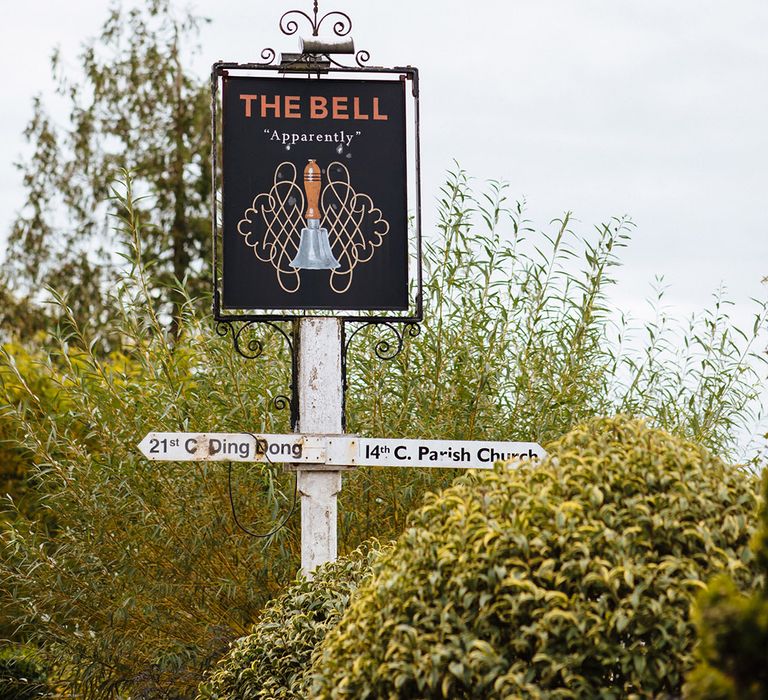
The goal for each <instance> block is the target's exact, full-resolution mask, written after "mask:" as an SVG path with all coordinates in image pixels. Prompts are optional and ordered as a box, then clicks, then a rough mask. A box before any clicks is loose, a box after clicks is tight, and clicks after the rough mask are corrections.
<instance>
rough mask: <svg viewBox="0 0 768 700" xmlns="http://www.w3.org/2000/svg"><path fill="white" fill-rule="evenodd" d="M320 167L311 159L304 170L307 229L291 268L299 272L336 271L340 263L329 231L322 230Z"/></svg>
mask: <svg viewBox="0 0 768 700" xmlns="http://www.w3.org/2000/svg"><path fill="white" fill-rule="evenodd" d="M321 179H322V175H321V173H320V166H318V164H317V163H316V162H315V161H314V160H312V159H310V161H309V162H308V163H307V167H306V168H304V191H305V192H306V193H307V211H306V214H305V218H306V220H307V226H306V228H303V229H301V238H300V239H299V250H298V251H297V253H296V257H295V258H294V259H293V260H291V262H290V266H291V267H293V268H295V269H297V270H335V269H336V268H337V267H339V261H338V260H336V258H335V257H334V256H333V252H332V251H331V245H330V243H329V241H328V231H327V229H324V228H320V206H319V201H320V181H321Z"/></svg>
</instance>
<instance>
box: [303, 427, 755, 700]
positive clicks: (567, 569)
mask: <svg viewBox="0 0 768 700" xmlns="http://www.w3.org/2000/svg"><path fill="white" fill-rule="evenodd" d="M549 451H550V454H551V456H550V457H549V458H548V459H547V460H545V461H544V462H543V463H542V464H541V465H540V466H535V465H523V466H520V467H519V468H516V469H510V468H507V467H501V466H500V467H497V469H496V470H494V471H492V472H486V473H482V474H474V475H473V474H470V475H467V476H465V477H462V478H460V479H458V480H457V482H456V484H455V485H454V486H453V487H452V488H449V489H447V490H446V491H445V492H444V493H442V494H441V495H438V496H435V495H430V496H428V497H427V501H426V504H425V505H424V507H423V508H421V509H420V510H419V511H417V512H415V514H413V515H412V517H411V519H410V526H409V527H408V528H407V530H406V531H405V532H404V533H403V535H402V536H401V537H400V539H399V540H398V542H397V545H396V547H395V549H394V550H393V551H392V552H390V553H387V554H385V555H383V556H382V558H381V560H380V562H379V564H378V569H377V573H376V575H375V577H374V578H373V579H372V580H371V581H370V582H369V583H368V584H366V585H364V586H362V587H361V589H360V590H359V591H358V594H357V596H356V598H355V600H354V601H353V603H352V604H351V605H350V608H349V609H348V610H347V612H346V613H345V615H344V617H343V618H342V620H341V621H340V623H339V625H337V626H336V627H335V628H334V629H333V630H332V631H330V632H329V633H328V635H327V636H326V638H325V641H324V642H323V644H322V646H321V648H320V649H319V650H318V653H317V656H316V661H315V664H314V668H313V672H314V674H315V675H314V681H313V691H314V693H315V694H316V696H317V697H318V698H356V699H360V700H364V699H366V698H465V697H467V698H468V697H473V698H480V697H482V698H511V697H525V698H606V699H608V698H615V699H618V698H632V697H652V696H653V697H665V695H666V694H676V693H679V689H680V687H681V685H682V679H683V674H684V672H685V671H686V670H687V669H688V668H689V667H690V665H691V649H692V646H693V640H694V630H693V625H692V623H691V621H690V620H689V607H690V602H691V599H692V597H693V595H694V593H695V592H696V591H698V590H699V589H701V588H702V587H703V586H704V584H703V581H704V580H705V579H707V578H708V577H709V576H710V575H711V574H712V573H714V572H718V571H728V572H729V573H731V574H732V575H733V576H734V577H735V578H736V579H737V580H738V581H739V582H740V584H741V585H749V584H751V583H752V572H751V570H750V567H749V566H748V562H749V561H750V552H749V549H748V541H749V537H750V535H751V533H752V524H753V519H754V513H755V509H756V504H757V495H756V485H755V479H754V477H752V476H750V474H749V473H746V472H744V471H741V470H739V469H737V468H734V467H730V466H727V465H726V464H724V463H723V462H722V461H721V460H720V459H718V458H717V457H715V456H713V455H712V454H710V453H709V452H708V451H707V450H705V449H704V448H702V447H700V446H697V445H694V444H692V443H690V442H686V441H683V440H681V439H679V438H675V437H672V436H670V435H669V434H667V433H665V432H663V431H661V430H658V429H650V428H648V427H647V426H646V425H645V424H644V423H643V422H642V421H638V420H631V419H627V418H622V417H620V418H615V419H596V420H594V421H592V422H590V423H588V424H586V425H585V426H584V427H581V428H577V429H575V430H573V431H572V432H570V433H569V434H568V435H566V436H565V437H564V438H562V439H561V440H559V441H557V442H555V443H554V444H552V445H550V446H549ZM313 697H314V696H313Z"/></svg>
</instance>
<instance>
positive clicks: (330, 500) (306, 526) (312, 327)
mask: <svg viewBox="0 0 768 700" xmlns="http://www.w3.org/2000/svg"><path fill="white" fill-rule="evenodd" d="M342 323H343V321H341V320H339V319H337V318H303V319H300V320H299V355H298V377H297V380H298V401H299V426H298V432H301V433H320V434H326V435H327V434H339V433H341V424H342V376H341V352H342V348H341V339H342V326H341V324H342ZM297 478H298V489H299V493H300V494H301V570H302V571H303V572H304V574H305V575H307V576H311V574H312V572H313V571H314V570H315V569H316V568H317V567H318V566H320V564H324V563H325V562H327V561H335V559H336V553H337V550H338V546H337V545H338V536H337V521H338V506H337V495H338V493H339V492H340V491H341V472H340V471H317V470H314V471H313V470H310V469H301V470H299V472H298V475H297Z"/></svg>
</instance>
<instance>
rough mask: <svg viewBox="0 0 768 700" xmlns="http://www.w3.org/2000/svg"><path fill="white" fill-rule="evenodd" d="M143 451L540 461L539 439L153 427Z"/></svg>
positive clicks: (399, 461) (262, 457) (165, 456)
mask: <svg viewBox="0 0 768 700" xmlns="http://www.w3.org/2000/svg"><path fill="white" fill-rule="evenodd" d="M139 450H141V453H142V454H143V455H144V456H145V457H147V458H148V459H151V460H156V461H161V462H196V461H217V462H280V463H292V464H315V465H325V466H327V467H333V468H336V469H338V468H339V467H344V466H349V467H355V466H358V467H361V466H376V467H444V468H451V467H453V468H457V469H491V468H492V467H493V465H494V463H495V462H498V461H504V462H507V461H538V460H540V459H543V458H544V457H545V456H546V454H547V453H546V452H545V451H544V450H543V448H542V447H541V445H538V444H537V443H535V442H486V441H482V440H400V439H397V438H361V437H357V436H355V435H301V434H299V433H292V434H289V435H255V434H254V435H252V434H249V433H149V434H147V436H146V437H145V438H144V439H143V440H142V441H141V443H140V444H139Z"/></svg>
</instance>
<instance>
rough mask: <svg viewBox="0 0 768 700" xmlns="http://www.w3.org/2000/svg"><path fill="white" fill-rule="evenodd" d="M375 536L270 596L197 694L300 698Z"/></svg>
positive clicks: (364, 570)
mask: <svg viewBox="0 0 768 700" xmlns="http://www.w3.org/2000/svg"><path fill="white" fill-rule="evenodd" d="M380 551H381V546H380V545H379V543H378V542H377V541H376V540H371V541H370V542H368V543H366V544H364V545H362V546H361V547H359V548H358V549H356V550H355V551H354V552H352V554H350V555H349V556H347V557H342V558H341V559H339V560H337V561H336V562H333V563H329V564H326V565H324V566H322V567H320V568H319V569H318V570H317V571H316V572H315V575H314V577H313V578H312V580H307V579H305V578H301V579H300V580H299V581H298V582H297V583H295V584H294V585H293V586H291V587H290V588H289V589H288V590H287V591H286V592H285V593H283V595H281V596H280V597H279V598H277V599H276V600H274V601H272V602H271V603H270V604H269V605H268V606H267V608H266V610H265V611H264V615H263V617H262V618H261V620H260V621H259V622H258V624H256V625H255V626H254V628H253V630H252V632H251V634H250V635H249V636H247V637H243V638H241V639H239V640H238V641H237V642H235V644H234V645H233V647H232V649H231V651H230V652H229V654H227V656H225V657H224V658H223V659H222V660H221V661H220V662H219V664H218V666H217V667H216V669H215V670H214V671H213V673H212V674H211V675H210V678H209V680H208V683H207V684H206V686H203V687H202V688H201V697H204V698H227V699H228V700H240V699H245V698H249V699H253V700H289V699H290V700H294V699H295V700H304V699H305V698H306V697H307V691H308V689H309V682H310V679H311V676H310V674H309V670H310V661H311V657H312V652H313V651H314V650H315V648H316V647H317V646H318V645H319V644H320V643H321V642H322V641H323V639H324V638H325V635H326V633H327V631H328V630H329V629H331V628H333V627H334V626H335V625H336V624H338V621H339V618H340V617H341V615H342V614H343V613H344V611H345V610H346V609H347V605H348V604H349V599H350V596H351V595H352V594H353V593H354V592H355V591H356V590H357V588H358V586H359V585H360V583H361V581H363V580H364V579H365V578H366V577H367V576H369V575H370V573H371V565H372V563H373V561H374V560H375V559H376V558H377V557H378V556H379V553H380Z"/></svg>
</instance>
